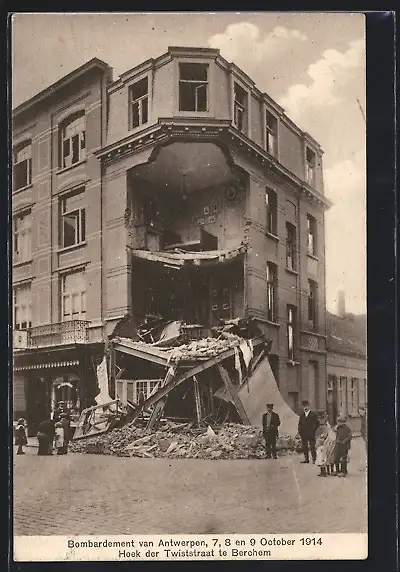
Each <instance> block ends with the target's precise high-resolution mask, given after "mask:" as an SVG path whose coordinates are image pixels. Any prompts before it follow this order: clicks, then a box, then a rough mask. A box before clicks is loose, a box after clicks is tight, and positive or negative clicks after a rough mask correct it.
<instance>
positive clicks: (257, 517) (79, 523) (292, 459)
mask: <svg viewBox="0 0 400 572" xmlns="http://www.w3.org/2000/svg"><path fill="white" fill-rule="evenodd" d="M30 445H32V442H30ZM363 445H364V443H363V442H362V440H361V439H355V440H354V441H353V443H352V449H351V458H350V463H349V476H348V477H347V478H338V477H329V478H319V477H317V474H318V472H319V469H318V467H316V466H315V465H313V464H309V465H306V464H301V463H300V461H301V459H302V457H301V456H300V455H297V454H293V455H285V456H281V457H280V458H279V459H277V460H273V459H271V460H267V459H265V460H264V459H263V460H232V461H230V460H216V461H214V460H199V459H182V460H181V459H173V460H172V459H137V458H125V457H113V456H102V455H83V454H68V455H66V456H60V457H57V456H55V455H54V456H51V457H39V456H38V455H37V449H36V448H35V447H32V446H28V447H26V448H25V451H26V454H25V455H23V456H16V455H14V458H13V472H14V475H13V482H14V507H13V510H14V534H15V535H53V534H54V535H79V534H85V535H106V534H107V535H116V534H211V533H226V534H234V533H237V534H249V533H254V534H273V533H329V532H331V533H335V532H365V531H366V527H367V524H366V521H367V507H366V468H365V466H366V460H365V451H364V446H363ZM14 453H15V450H14Z"/></svg>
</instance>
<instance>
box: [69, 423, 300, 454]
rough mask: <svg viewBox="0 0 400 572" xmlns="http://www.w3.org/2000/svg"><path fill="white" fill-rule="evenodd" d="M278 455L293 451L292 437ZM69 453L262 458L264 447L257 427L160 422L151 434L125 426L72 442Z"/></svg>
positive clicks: (284, 439)
mask: <svg viewBox="0 0 400 572" xmlns="http://www.w3.org/2000/svg"><path fill="white" fill-rule="evenodd" d="M277 448H278V451H279V452H280V454H285V453H290V452H292V451H293V450H294V448H295V440H294V439H293V438H292V437H287V436H281V437H280V438H279V439H278V442H277ZM70 449H71V452H75V453H91V454H102V455H115V456H119V457H141V458H155V457H167V458H171V459H177V458H181V459H184V458H186V459H263V458H265V446H264V439H263V436H262V432H261V430H260V429H259V428H257V427H252V426H246V425H241V424H236V423H226V424H223V425H220V426H214V427H211V426H207V427H205V426H204V427H195V426H194V424H193V422H190V423H175V422H173V421H169V420H163V421H162V422H161V423H160V427H159V429H158V430H157V431H155V432H154V433H151V434H148V431H146V429H145V428H141V427H138V426H132V425H126V426H125V427H122V428H120V429H118V428H117V429H114V430H112V431H110V432H109V433H105V434H102V435H98V436H95V437H88V438H87V439H84V440H80V441H73V442H72V443H71V445H70Z"/></svg>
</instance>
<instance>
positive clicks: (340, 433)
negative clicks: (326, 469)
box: [333, 415, 353, 477]
mask: <svg viewBox="0 0 400 572" xmlns="http://www.w3.org/2000/svg"><path fill="white" fill-rule="evenodd" d="M346 421H347V417H346V416H345V415H339V417H338V424H337V427H336V440H335V448H334V452H333V456H334V462H335V465H336V473H335V474H337V476H338V477H346V476H347V462H348V460H347V457H348V454H349V450H350V444H351V439H352V437H353V433H352V431H351V429H350V427H349V426H348V425H347V423H346Z"/></svg>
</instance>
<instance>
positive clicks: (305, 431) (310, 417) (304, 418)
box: [298, 399, 319, 463]
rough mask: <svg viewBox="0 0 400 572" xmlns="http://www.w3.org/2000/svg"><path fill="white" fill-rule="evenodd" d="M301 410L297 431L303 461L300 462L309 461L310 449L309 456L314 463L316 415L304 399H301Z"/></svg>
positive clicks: (317, 423) (317, 425)
mask: <svg viewBox="0 0 400 572" xmlns="http://www.w3.org/2000/svg"><path fill="white" fill-rule="evenodd" d="M302 405H303V412H302V413H301V414H300V418H299V426H298V432H299V435H300V439H301V444H302V448H303V453H304V461H301V462H302V463H309V462H310V458H309V450H311V458H312V461H313V463H315V460H316V457H317V454H316V450H315V433H316V431H317V429H318V427H319V421H318V415H317V414H316V413H315V412H314V411H311V410H310V404H309V402H308V401H307V400H306V399H305V400H304V401H302Z"/></svg>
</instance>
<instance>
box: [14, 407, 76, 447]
mask: <svg viewBox="0 0 400 572" xmlns="http://www.w3.org/2000/svg"><path fill="white" fill-rule="evenodd" d="M71 437H72V434H71V415H70V413H69V411H68V408H67V407H66V404H65V402H63V401H59V402H58V404H57V407H56V408H55V410H54V414H53V418H52V419H45V420H44V421H42V422H41V423H40V425H39V427H38V432H37V440H38V444H39V446H38V455H52V454H53V451H54V450H55V451H56V452H57V455H66V454H67V453H68V444H69V442H70V440H71ZM27 443H28V440H27V436H26V421H25V419H22V418H21V419H19V420H18V422H17V426H16V428H15V444H16V445H17V446H18V448H17V455H24V454H25V453H24V450H23V447H24V445H27Z"/></svg>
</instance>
